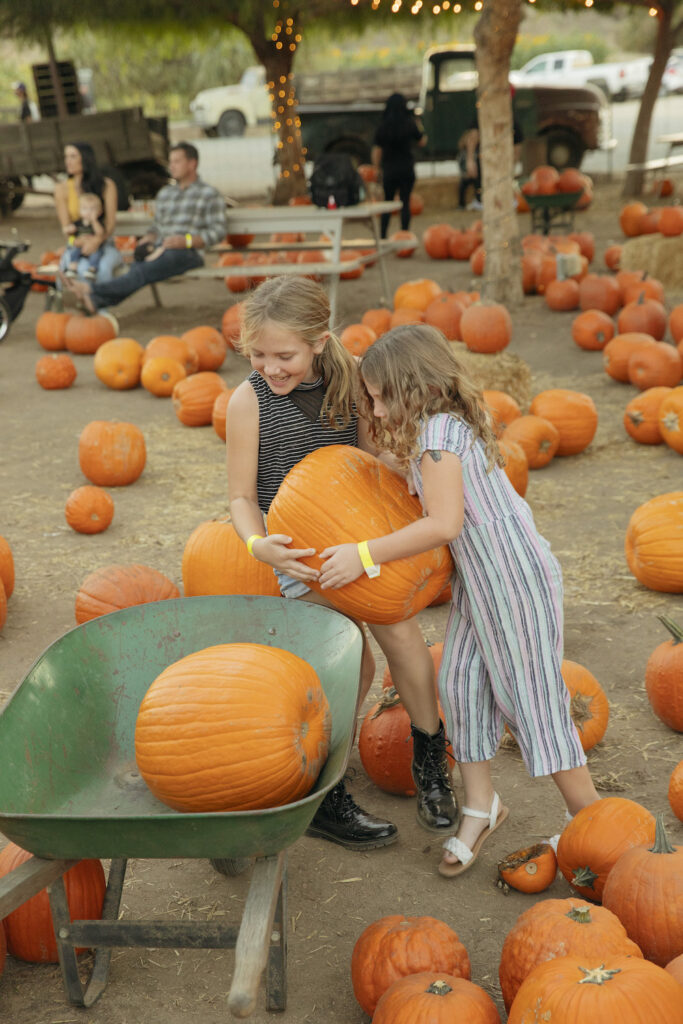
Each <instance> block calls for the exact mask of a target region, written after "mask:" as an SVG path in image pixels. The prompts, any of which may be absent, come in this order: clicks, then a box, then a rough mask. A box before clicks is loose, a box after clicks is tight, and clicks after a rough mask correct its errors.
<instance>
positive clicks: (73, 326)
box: [64, 313, 119, 355]
mask: <svg viewBox="0 0 683 1024" xmlns="http://www.w3.org/2000/svg"><path fill="white" fill-rule="evenodd" d="M118 333H119V325H118V324H117V322H116V320H115V319H114V317H113V316H112V315H111V314H110V313H107V314H106V315H105V314H104V313H99V314H97V315H96V316H70V317H69V319H68V320H67V322H66V327H65V329H64V344H65V345H66V347H67V348H68V350H69V352H73V353H75V354H78V355H93V353H95V352H97V350H98V348H99V347H100V345H104V343H105V341H109V340H110V339H111V338H116V337H117V336H118Z"/></svg>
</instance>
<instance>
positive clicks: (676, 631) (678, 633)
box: [657, 615, 683, 646]
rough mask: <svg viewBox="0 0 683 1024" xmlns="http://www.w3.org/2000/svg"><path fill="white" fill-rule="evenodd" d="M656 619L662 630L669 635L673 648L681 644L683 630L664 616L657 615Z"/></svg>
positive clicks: (682, 641) (682, 642)
mask: <svg viewBox="0 0 683 1024" xmlns="http://www.w3.org/2000/svg"><path fill="white" fill-rule="evenodd" d="M657 618H658V619H659V621H660V622H661V624H662V625H663V626H664V628H665V629H668V630H669V632H670V633H671V636H672V637H673V642H674V646H675V645H676V644H683V629H681V627H680V626H679V625H678V623H676V622H674V621H673V619H670V618H668V617H667V616H666V615H658V616H657Z"/></svg>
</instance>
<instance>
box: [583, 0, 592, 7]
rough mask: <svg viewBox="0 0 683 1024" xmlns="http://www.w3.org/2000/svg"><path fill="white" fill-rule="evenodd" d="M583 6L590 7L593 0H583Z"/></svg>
mask: <svg viewBox="0 0 683 1024" xmlns="http://www.w3.org/2000/svg"><path fill="white" fill-rule="evenodd" d="M585 6H586V7H592V6H593V0H585Z"/></svg>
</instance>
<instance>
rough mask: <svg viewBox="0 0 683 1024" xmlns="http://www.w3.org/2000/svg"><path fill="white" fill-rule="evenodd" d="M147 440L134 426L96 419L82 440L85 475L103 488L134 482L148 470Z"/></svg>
mask: <svg viewBox="0 0 683 1024" xmlns="http://www.w3.org/2000/svg"><path fill="white" fill-rule="evenodd" d="M146 459H147V450H146V448H145V438H144V436H143V433H142V431H141V430H140V428H139V427H136V426H135V424H133V423H122V422H119V421H118V420H92V421H91V422H90V423H88V424H87V425H86V426H85V427H84V428H83V430H82V431H81V436H80V438H79V440H78V462H79V465H80V467H81V471H82V473H83V475H84V476H86V477H87V478H88V480H90V482H91V483H93V484H97V485H98V486H100V487H123V486H125V485H126V484H132V483H134V482H135V481H136V480H137V478H138V477H139V476H140V474H141V473H142V471H143V469H144V468H145V462H146Z"/></svg>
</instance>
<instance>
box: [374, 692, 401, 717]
mask: <svg viewBox="0 0 683 1024" xmlns="http://www.w3.org/2000/svg"><path fill="white" fill-rule="evenodd" d="M400 703H401V698H400V697H399V695H398V690H397V689H396V687H395V686H387V688H386V689H385V690H382V696H381V697H380V698H379V700H378V702H377V710H376V711H375V713H374V715H373V716H372V718H378V717H379V716H380V715H381V714H382V712H383V711H388V710H389V708H395V707H396V705H397V704H400Z"/></svg>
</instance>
